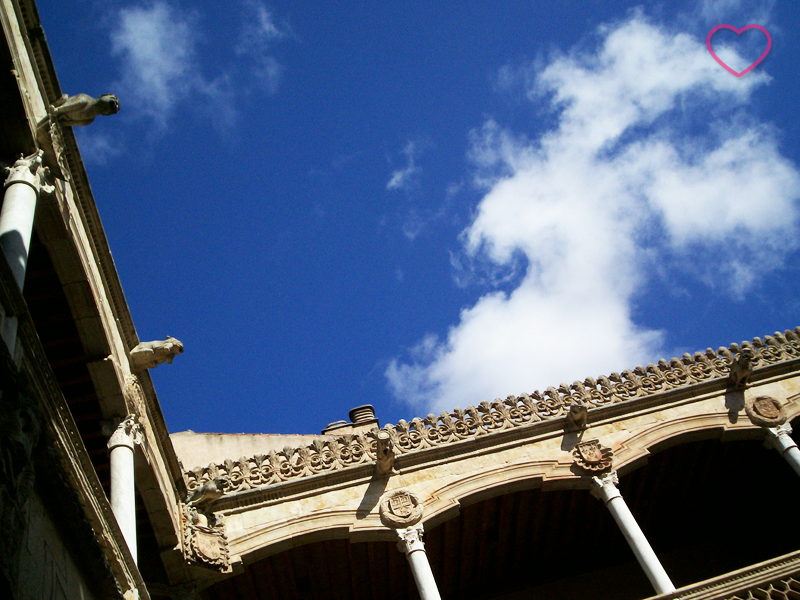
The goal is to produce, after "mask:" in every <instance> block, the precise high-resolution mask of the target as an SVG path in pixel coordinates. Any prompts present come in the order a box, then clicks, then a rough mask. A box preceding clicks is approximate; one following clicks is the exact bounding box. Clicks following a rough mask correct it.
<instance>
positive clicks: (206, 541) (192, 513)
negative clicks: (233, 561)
mask: <svg viewBox="0 0 800 600" xmlns="http://www.w3.org/2000/svg"><path fill="white" fill-rule="evenodd" d="M182 513H183V554H184V556H185V557H186V559H187V560H189V561H191V562H194V563H197V564H199V565H202V566H205V567H209V568H212V569H215V570H217V571H220V572H228V571H229V570H230V556H229V552H228V540H227V538H226V536H225V523H224V522H223V520H222V517H221V516H217V515H214V514H213V513H212V514H210V515H208V514H205V513H203V512H201V511H199V510H198V509H197V507H195V506H191V505H186V504H184V505H183V506H182Z"/></svg>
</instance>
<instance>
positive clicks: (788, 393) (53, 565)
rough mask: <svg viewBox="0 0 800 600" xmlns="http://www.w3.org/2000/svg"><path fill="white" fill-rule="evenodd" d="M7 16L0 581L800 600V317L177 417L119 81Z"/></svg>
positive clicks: (21, 591) (359, 593)
mask: <svg viewBox="0 0 800 600" xmlns="http://www.w3.org/2000/svg"><path fill="white" fill-rule="evenodd" d="M0 23H2V28H3V39H2V43H1V44H0V62H2V67H3V68H2V69H0V115H1V117H0V119H2V129H0V162H2V163H3V166H5V167H6V169H5V172H4V173H5V175H4V192H3V204H2V207H0V247H2V250H3V256H4V257H5V259H6V260H2V259H0V317H1V320H0V333H2V338H3V342H2V343H0V388H1V391H2V396H1V397H0V403H2V410H0V420H2V421H1V422H2V427H0V450H1V452H0V466H1V467H2V476H1V479H0V519H2V523H3V536H2V537H1V538H0V539H2V545H1V546H0V595H1V597H3V598H13V599H19V600H27V599H38V598H53V599H59V598H69V599H72V598H85V599H89V598H96V599H101V598H102V599H104V600H105V599H111V598H125V599H128V600H132V599H135V598H140V599H148V598H152V599H154V600H157V599H163V600H166V599H174V600H198V599H203V600H217V599H220V600H222V599H228V598H245V599H253V600H255V599H259V600H260V599H268V598H270V599H273V598H274V599H284V598H286V599H300V600H307V599H315V598H342V599H345V598H346V599H373V598H374V599H377V598H381V599H382V600H383V599H394V598H397V599H406V598H417V597H422V598H425V599H430V598H461V599H497V600H522V599H531V600H532V599H561V600H570V599H577V598H587V597H590V598H593V599H595V600H603V599H609V600H611V599H614V600H625V599H639V598H660V599H667V598H686V599H689V598H692V599H701V598H702V599H720V600H721V599H730V600H733V599H734V598H737V599H740V600H745V599H754V598H759V599H762V598H771V599H779V598H780V599H790V598H800V550H799V549H798V548H799V547H800V516H798V511H797V508H796V506H797V499H798V497H799V495H800V451H798V448H797V445H796V443H795V441H794V439H793V437H792V436H793V434H792V429H791V425H792V423H793V422H795V423H796V422H797V419H798V416H799V415H800V328H798V329H795V330H787V331H785V332H783V333H775V334H773V335H769V336H764V337H763V338H755V339H753V340H751V341H748V342H743V343H741V344H732V345H731V346H730V347H727V348H719V349H716V350H714V349H710V348H709V349H707V350H705V351H700V352H697V353H695V354H693V355H689V354H685V355H684V356H683V357H679V358H673V359H671V360H662V361H660V362H659V363H658V364H650V365H646V366H638V367H635V368H629V369H627V370H623V371H620V372H619V373H612V374H610V375H608V376H603V377H598V378H597V379H593V378H587V379H585V380H584V381H575V382H573V383H571V384H567V383H563V384H561V385H558V386H557V387H550V388H547V389H546V390H545V391H543V392H533V393H530V394H523V395H521V396H509V397H507V398H505V399H495V400H491V401H490V400H488V399H487V401H484V402H481V403H480V404H478V405H477V406H468V407H466V408H464V409H459V408H455V409H454V410H452V411H450V412H443V413H441V414H440V415H427V416H425V417H421V418H416V419H413V420H412V421H410V422H406V421H400V422H399V423H398V424H396V425H384V426H383V427H381V426H380V423H379V422H378V420H377V419H376V418H375V415H374V412H373V411H372V408H371V407H358V408H357V409H354V410H353V411H351V414H350V419H349V421H341V422H337V423H333V424H331V425H329V426H328V427H327V428H326V429H324V430H323V431H322V433H321V434H320V435H318V436H284V435H267V434H265V435H227V434H203V433H193V432H182V433H175V434H173V435H172V436H170V435H169V433H168V431H167V427H166V424H165V423H164V419H163V416H162V413H161V410H160V408H159V403H158V398H157V396H156V393H155V390H154V388H153V384H152V381H151V379H150V375H149V371H148V369H150V368H153V367H154V366H156V365H158V364H160V363H161V362H165V361H171V360H172V358H173V357H174V356H175V355H176V354H179V353H180V352H182V351H183V347H182V345H181V344H180V342H179V341H178V340H175V339H173V338H168V339H167V340H163V341H156V342H141V340H139V339H138V337H137V334H136V330H135V328H134V325H133V321H132V319H131V315H130V311H129V310H128V307H127V304H126V302H125V297H124V295H123V293H122V288H121V285H120V282H119V279H118V275H117V273H116V270H115V268H114V264H113V261H112V259H111V254H110V251H109V248H108V244H107V241H106V238H105V235H104V233H103V227H102V224H101V221H100V217H99V215H98V212H97V207H96V204H95V202H94V198H93V197H92V192H91V188H90V186H89V183H88V180H87V177H86V172H85V170H84V168H83V164H82V161H81V155H80V152H79V149H78V146H77V144H76V142H75V138H74V135H73V132H72V128H73V127H75V126H84V125H89V124H90V123H91V121H92V120H93V119H95V118H113V116H110V115H112V114H113V112H115V109H116V108H118V104H115V102H116V99H114V98H112V97H101V98H97V99H95V98H91V97H89V96H85V95H82V94H78V95H75V96H69V97H65V96H64V95H63V94H62V91H61V89H60V87H59V84H58V80H57V78H56V74H55V70H54V67H53V64H52V60H51V57H50V54H49V51H48V48H47V44H46V42H45V37H44V33H43V31H42V28H41V24H40V22H39V18H38V13H37V8H36V6H35V4H34V2H33V0H2V3H1V4H0ZM107 115H108V116H107ZM620 367H621V368H622V367H624V365H620ZM629 367H631V366H630V365H629Z"/></svg>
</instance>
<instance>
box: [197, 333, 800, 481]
mask: <svg viewBox="0 0 800 600" xmlns="http://www.w3.org/2000/svg"><path fill="white" fill-rule="evenodd" d="M743 348H749V349H750V350H751V352H752V354H753V359H752V360H753V364H754V365H755V366H756V367H761V366H764V365H770V364H775V363H779V362H782V361H788V360H793V359H796V358H799V357H800V327H798V328H796V329H795V330H787V331H785V332H784V333H783V334H781V333H777V332H776V333H775V334H774V335H771V336H770V335H768V336H765V337H764V339H763V340H762V339H761V338H755V339H754V340H753V341H752V342H743V343H742V345H741V346H739V344H731V346H730V347H729V348H724V347H722V348H719V349H718V350H717V351H716V352H715V351H714V350H712V349H711V348H708V349H707V350H706V351H705V352H696V353H695V354H694V355H693V356H692V355H690V354H688V353H686V354H684V355H683V357H682V358H672V359H670V360H669V361H667V360H665V359H661V360H660V361H658V364H653V363H650V364H648V365H647V366H646V367H642V366H638V367H636V368H635V369H633V370H629V369H626V370H624V371H622V373H611V375H608V376H600V377H598V378H597V379H594V378H592V377H587V378H586V379H585V380H584V381H582V382H581V381H574V382H573V383H572V384H571V385H567V384H566V383H562V384H561V385H560V386H558V388H554V387H549V388H547V389H546V390H545V391H544V392H539V391H535V392H533V393H532V394H522V395H520V396H509V397H508V398H506V399H505V400H501V399H497V400H494V401H493V402H486V401H484V402H481V403H480V404H479V405H478V406H472V405H470V406H468V407H467V408H466V409H461V408H456V409H454V410H453V411H452V412H447V411H444V412H442V413H441V414H440V415H439V416H436V415H433V414H429V415H428V416H427V417H425V418H415V419H412V420H411V422H408V421H404V420H400V422H398V424H397V425H386V426H384V427H383V429H384V430H385V431H388V432H389V435H390V436H391V440H392V445H393V447H394V449H395V454H396V455H403V454H407V453H409V452H415V451H418V450H424V449H426V448H434V447H437V446H440V445H442V444H451V443H457V442H460V441H463V440H468V439H472V438H475V437H479V436H483V435H488V434H491V433H494V432H499V431H505V430H508V429H514V428H517V427H525V426H527V425H530V424H532V423H537V422H540V421H548V420H552V419H562V418H564V417H565V416H566V414H567V412H569V407H570V405H571V404H572V403H573V402H578V401H580V402H582V403H584V404H585V405H586V407H587V408H588V409H589V410H591V409H592V408H598V407H602V406H606V405H609V404H615V403H619V402H628V401H631V400H637V399H639V398H646V397H649V396H652V395H654V394H659V393H662V392H667V391H669V390H673V389H677V388H683V387H687V386H690V385H694V384H696V383H705V382H708V381H712V380H717V379H726V378H727V377H728V375H729V373H730V366H731V364H732V363H733V361H734V358H735V357H736V355H738V354H739V353H740V352H741V350H742V349H743ZM764 410H768V409H767V408H764ZM376 432H377V430H373V431H371V432H369V433H366V434H350V435H342V436H339V437H337V438H335V439H332V440H329V439H318V440H314V441H313V442H312V443H311V444H310V445H308V446H303V447H300V448H289V447H287V448H284V449H283V450H281V451H280V452H275V451H272V452H270V453H269V454H261V455H256V456H253V457H249V458H245V457H242V458H240V459H239V460H226V461H225V462H224V463H220V464H211V465H209V466H207V467H199V468H196V469H193V470H192V471H188V472H186V473H185V474H184V475H185V478H186V487H187V489H189V490H190V491H191V490H193V489H194V488H195V487H197V486H198V485H202V484H203V483H205V482H207V481H209V480H211V479H214V478H215V477H218V476H220V475H226V476H227V477H228V484H227V486H226V487H225V490H224V491H225V492H226V493H230V492H238V491H244V490H249V489H254V488H258V487H262V486H267V485H273V484H276V483H281V482H284V481H288V480H292V479H295V478H298V477H309V476H311V475H318V474H321V473H329V472H333V471H338V470H341V469H345V468H349V467H355V466H358V465H362V464H367V463H371V462H374V461H375V460H376V458H377V457H376V446H377V440H376V438H375V435H376Z"/></svg>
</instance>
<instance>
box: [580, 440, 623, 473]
mask: <svg viewBox="0 0 800 600" xmlns="http://www.w3.org/2000/svg"><path fill="white" fill-rule="evenodd" d="M572 457H573V458H574V459H575V464H576V465H577V466H578V467H580V468H581V469H583V470H584V471H588V472H589V473H602V472H603V471H608V470H609V469H610V468H611V466H612V463H613V460H614V453H613V452H612V451H611V448H605V447H604V446H602V445H601V444H600V441H599V440H588V441H586V442H581V443H580V444H577V445H576V446H575V448H574V449H573V450H572Z"/></svg>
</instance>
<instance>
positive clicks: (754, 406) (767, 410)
mask: <svg viewBox="0 0 800 600" xmlns="http://www.w3.org/2000/svg"><path fill="white" fill-rule="evenodd" d="M744 410H745V412H747V416H748V417H750V421H751V422H752V423H753V424H754V425H760V426H761V427H778V426H779V425H783V424H784V423H785V422H786V411H784V410H783V407H782V406H781V403H780V402H778V401H777V400H776V399H775V398H772V397H771V396H758V397H756V398H748V399H747V401H746V402H745V405H744Z"/></svg>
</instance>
